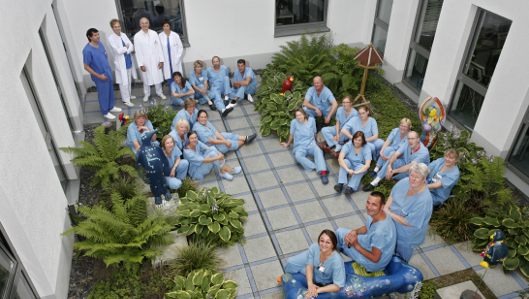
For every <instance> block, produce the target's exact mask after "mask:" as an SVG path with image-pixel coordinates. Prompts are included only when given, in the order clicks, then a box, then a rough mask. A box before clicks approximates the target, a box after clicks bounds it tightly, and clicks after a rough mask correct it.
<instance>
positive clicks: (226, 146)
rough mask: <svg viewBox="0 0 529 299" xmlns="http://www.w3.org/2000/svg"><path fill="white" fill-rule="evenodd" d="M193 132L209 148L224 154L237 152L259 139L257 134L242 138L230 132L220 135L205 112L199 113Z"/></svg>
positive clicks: (200, 111)
mask: <svg viewBox="0 0 529 299" xmlns="http://www.w3.org/2000/svg"><path fill="white" fill-rule="evenodd" d="M193 130H195V131H196V132H197V135H198V140H200V141H202V142H203V143H205V144H206V145H207V146H215V147H216V148H217V150H218V151H219V152H221V153H223V154H225V153H227V152H228V151H235V150H237V149H238V148H240V147H241V146H243V145H244V144H249V143H250V142H252V141H254V139H255V137H257V134H253V135H250V136H241V135H237V134H234V133H228V132H222V133H219V132H218V131H217V129H215V127H214V126H213V125H212V124H211V123H210V122H209V121H208V113H207V112H206V111H205V110H199V111H198V118H197V122H196V123H195V125H194V126H193Z"/></svg>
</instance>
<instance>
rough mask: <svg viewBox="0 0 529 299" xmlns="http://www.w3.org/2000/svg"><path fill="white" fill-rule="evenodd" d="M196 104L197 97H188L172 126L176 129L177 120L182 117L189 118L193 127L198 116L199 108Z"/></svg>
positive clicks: (188, 120)
mask: <svg viewBox="0 0 529 299" xmlns="http://www.w3.org/2000/svg"><path fill="white" fill-rule="evenodd" d="M196 106H197V105H196V103H195V99H193V98H187V99H186V100H185V101H184V109H182V110H180V111H178V113H176V115H175V117H174V118H173V122H172V123H171V128H172V129H173V130H174V128H175V125H176V122H177V121H178V120H179V119H181V118H183V119H185V120H187V122H188V123H189V126H190V127H191V128H192V127H193V126H194V125H195V122H196V121H197V117H198V109H196Z"/></svg>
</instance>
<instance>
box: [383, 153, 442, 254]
mask: <svg viewBox="0 0 529 299" xmlns="http://www.w3.org/2000/svg"><path fill="white" fill-rule="evenodd" d="M427 176H428V166H426V164H424V163H414V164H413V165H411V167H410V171H409V177H407V178H404V179H402V180H400V181H399V182H398V183H397V184H395V186H393V189H392V190H391V194H390V196H389V198H388V201H387V202H386V206H385V207H384V212H386V214H388V215H389V217H391V218H392V219H393V222H394V223H395V228H396V229H397V255H399V256H400V257H401V258H402V259H403V260H404V261H405V262H409V261H410V258H411V256H412V255H413V248H414V247H416V246H420V245H422V243H424V240H425V238H426V233H427V231H428V222H429V221H430V217H431V216H432V210H433V203H432V195H431V194H430V190H428V187H426V177H427Z"/></svg>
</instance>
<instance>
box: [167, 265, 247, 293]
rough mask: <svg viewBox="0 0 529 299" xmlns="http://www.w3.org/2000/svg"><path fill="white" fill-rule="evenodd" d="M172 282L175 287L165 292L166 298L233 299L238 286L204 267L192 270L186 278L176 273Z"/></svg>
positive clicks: (220, 274) (222, 275)
mask: <svg viewBox="0 0 529 299" xmlns="http://www.w3.org/2000/svg"><path fill="white" fill-rule="evenodd" d="M174 282H175V287H174V289H173V291H172V292H170V293H167V294H165V297H166V298H177V299H191V298H208V299H213V298H219V299H228V298H229V299H233V298H235V294H236V293H237V288H238V287H239V285H238V284H237V283H236V282H235V281H233V280H224V274H222V273H215V274H212V273H211V271H210V270H205V269H200V270H194V271H193V272H191V273H190V274H189V275H188V276H187V278H186V277H184V276H180V275H177V276H175V278H174Z"/></svg>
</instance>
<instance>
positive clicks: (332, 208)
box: [322, 194, 355, 217]
mask: <svg viewBox="0 0 529 299" xmlns="http://www.w3.org/2000/svg"><path fill="white" fill-rule="evenodd" d="M322 201H323V203H324V204H325V208H326V209H327V211H328V212H329V214H331V216H332V217H334V216H338V215H343V214H348V213H352V212H354V211H355V209H354V208H353V206H352V205H351V203H350V202H349V200H348V199H347V197H345V195H343V194H342V195H340V196H335V197H330V198H326V199H322Z"/></svg>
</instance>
